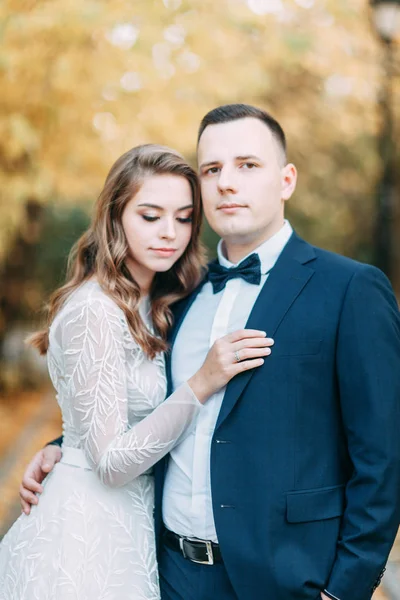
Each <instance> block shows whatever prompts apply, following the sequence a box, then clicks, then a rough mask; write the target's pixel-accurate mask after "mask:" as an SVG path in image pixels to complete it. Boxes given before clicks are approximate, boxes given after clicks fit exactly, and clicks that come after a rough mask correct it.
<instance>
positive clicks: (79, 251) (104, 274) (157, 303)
mask: <svg viewBox="0 0 400 600" xmlns="http://www.w3.org/2000/svg"><path fill="white" fill-rule="evenodd" d="M166 173H168V174H172V175H176V176H177V177H184V178H185V179H187V181H188V182H189V184H190V188H191V191H192V197H193V214H192V235H191V239H190V241H189V244H188V246H187V248H186V250H185V252H184V253H183V255H182V256H181V257H180V258H179V260H177V262H176V263H175V264H174V265H173V267H171V269H170V270H169V271H166V272H164V273H156V275H155V277H154V280H153V283H152V287H151V290H150V301H151V316H152V320H153V324H154V327H155V330H156V332H157V334H158V335H157V336H155V335H152V334H151V333H150V332H149V330H148V329H147V327H146V325H145V324H144V322H143V321H142V319H141V317H140V314H139V302H140V288H139V285H138V284H137V283H136V281H134V279H133V278H132V275H131V274H130V272H129V270H128V268H127V266H126V263H125V259H126V258H127V255H128V244H127V241H126V237H125V233H124V230H123V227H122V213H123V211H124V208H125V206H126V205H127V203H128V202H129V201H130V200H131V199H132V198H133V197H134V196H135V194H136V193H137V192H138V191H139V189H140V187H141V185H142V184H143V182H144V180H145V178H146V177H151V176H152V175H161V174H166ZM201 222H202V207H201V196H200V184H199V180H198V177H197V174H196V172H195V171H194V169H192V167H191V166H190V165H189V164H188V163H187V162H186V161H185V159H184V158H183V157H182V156H181V155H180V154H179V153H178V152H176V151H175V150H172V149H170V148H167V147H165V146H158V145H155V144H145V145H142V146H137V147H135V148H132V149H131V150H129V151H128V152H126V153H125V154H123V155H122V156H121V157H120V158H119V159H118V160H117V161H116V162H115V163H114V164H113V166H112V167H111V170H110V172H109V174H108V176H107V179H106V181H105V184H104V188H103V190H102V192H101V193H100V196H99V197H98V199H97V202H96V205H95V210H94V216H93V219H92V222H91V225H90V227H89V228H88V229H87V231H86V232H85V233H84V234H83V235H82V236H81V237H80V239H79V240H78V241H77V242H76V243H75V245H74V246H73V248H72V250H71V252H70V255H69V258H68V268H67V277H66V283H65V284H64V285H63V286H62V287H60V288H59V289H57V290H56V291H55V292H54V293H53V294H52V296H51V297H50V300H49V303H48V305H47V307H46V310H47V327H46V329H45V330H42V331H38V332H36V333H34V334H33V335H32V336H30V338H29V339H28V340H27V342H28V343H29V344H31V345H32V346H34V347H36V348H37V349H38V350H39V352H40V353H41V354H46V352H47V350H48V346H49V335H48V334H49V327H50V325H51V323H52V321H53V319H54V317H55V315H56V314H57V312H58V311H59V310H60V308H61V307H62V306H63V304H64V302H65V301H66V299H67V298H68V297H69V296H70V294H72V292H73V291H74V290H76V289H77V288H78V287H79V286H80V285H81V284H82V283H83V282H85V281H87V280H88V279H89V278H91V277H92V276H95V277H96V278H97V281H98V283H99V284H100V286H101V288H102V289H103V290H104V292H105V293H106V294H107V295H108V296H109V297H110V298H112V299H113V300H114V302H115V303H116V304H117V305H118V306H119V307H120V308H121V309H122V310H123V311H124V313H125V316H126V319H127V322H128V325H129V329H130V331H131V333H132V335H133V337H134V339H135V340H136V341H137V343H138V344H139V345H140V346H141V348H142V349H143V351H144V352H145V353H146V355H147V356H148V357H149V358H154V356H155V355H156V354H157V353H158V352H162V351H165V350H166V349H167V347H168V346H167V341H166V340H167V332H168V328H169V327H170V326H171V324H172V312H171V309H170V305H171V304H173V303H174V302H176V301H177V300H180V299H181V298H184V297H185V296H187V295H188V294H190V292H191V291H193V289H194V288H195V287H196V286H197V285H198V284H199V282H200V280H201V278H202V273H203V268H204V265H205V253H204V249H203V246H202V243H201V241H200V229H201Z"/></svg>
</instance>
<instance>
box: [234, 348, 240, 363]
mask: <svg viewBox="0 0 400 600" xmlns="http://www.w3.org/2000/svg"><path fill="white" fill-rule="evenodd" d="M235 359H236V362H240V354H239V350H236V351H235Z"/></svg>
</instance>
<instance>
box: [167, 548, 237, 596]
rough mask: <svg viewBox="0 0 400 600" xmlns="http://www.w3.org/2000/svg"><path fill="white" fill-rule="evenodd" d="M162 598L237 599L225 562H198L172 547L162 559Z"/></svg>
mask: <svg viewBox="0 0 400 600" xmlns="http://www.w3.org/2000/svg"><path fill="white" fill-rule="evenodd" d="M158 568H159V573H160V587H161V600H216V598H218V600H237V596H236V594H235V592H234V590H233V588H232V585H231V582H230V581H229V577H228V574H227V572H226V569H225V567H224V565H223V564H222V563H221V564H215V565H198V564H196V563H192V562H191V561H190V560H187V559H186V558H183V556H182V555H181V554H180V553H179V552H175V551H174V550H171V549H170V548H166V547H165V546H164V548H163V549H162V551H161V556H160V561H159V565H158Z"/></svg>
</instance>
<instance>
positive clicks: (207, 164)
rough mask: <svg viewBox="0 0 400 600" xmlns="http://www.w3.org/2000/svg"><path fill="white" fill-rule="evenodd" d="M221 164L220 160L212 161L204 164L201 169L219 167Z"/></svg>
mask: <svg viewBox="0 0 400 600" xmlns="http://www.w3.org/2000/svg"><path fill="white" fill-rule="evenodd" d="M219 163H220V161H219V160H210V161H209V162H206V163H202V164H201V165H200V167H199V168H200V169H204V167H211V165H218V164H219Z"/></svg>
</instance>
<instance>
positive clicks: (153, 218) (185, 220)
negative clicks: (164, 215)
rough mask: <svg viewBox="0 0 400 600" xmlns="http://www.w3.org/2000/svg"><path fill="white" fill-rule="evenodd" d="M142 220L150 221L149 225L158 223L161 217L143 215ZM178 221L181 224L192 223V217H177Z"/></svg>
mask: <svg viewBox="0 0 400 600" xmlns="http://www.w3.org/2000/svg"><path fill="white" fill-rule="evenodd" d="M142 218H143V219H144V220H145V221H148V222H149V223H154V221H158V220H159V219H160V218H161V217H158V216H155V215H142ZM176 220H177V221H178V222H179V223H191V222H192V216H191V215H190V216H189V217H176Z"/></svg>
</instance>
